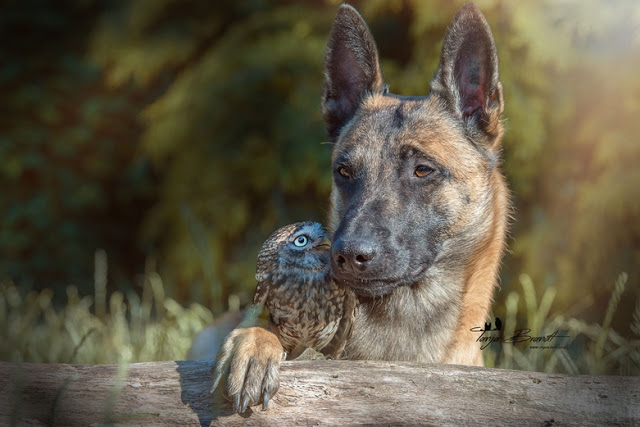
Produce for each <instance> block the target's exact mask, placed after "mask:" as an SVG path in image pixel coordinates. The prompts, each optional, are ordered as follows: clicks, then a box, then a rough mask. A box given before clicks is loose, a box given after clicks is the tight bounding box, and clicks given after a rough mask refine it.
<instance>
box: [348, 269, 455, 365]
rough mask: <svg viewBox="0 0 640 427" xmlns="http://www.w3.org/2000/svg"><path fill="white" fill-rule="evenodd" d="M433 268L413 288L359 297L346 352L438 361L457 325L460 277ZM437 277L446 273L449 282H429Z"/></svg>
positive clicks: (376, 357)
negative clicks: (379, 295) (358, 304)
mask: <svg viewBox="0 0 640 427" xmlns="http://www.w3.org/2000/svg"><path fill="white" fill-rule="evenodd" d="M438 270H439V266H437V265H434V266H433V267H432V268H431V269H430V270H429V271H428V272H427V275H426V276H425V277H424V278H423V279H421V280H420V282H418V283H416V284H414V285H413V286H402V287H399V288H397V289H395V290H394V291H392V292H391V293H390V294H388V295H385V296H383V297H377V298H371V299H361V301H360V309H359V312H358V315H357V318H356V322H355V325H354V332H353V335H352V338H351V339H350V340H349V342H348V344H347V348H346V350H347V356H348V357H349V358H350V359H374V360H407V361H415V362H424V363H433V362H440V361H441V360H442V359H443V358H444V355H445V353H446V352H447V347H448V343H450V342H451V341H452V339H453V337H452V334H453V331H454V330H455V329H456V326H457V324H456V322H457V319H458V317H459V314H460V307H459V306H458V305H457V304H458V303H457V302H458V301H460V290H461V289H463V284H462V282H463V281H464V275H463V274H457V273H456V272H452V271H451V270H449V269H448V270H447V273H446V275H445V274H443V273H442V271H438ZM438 276H440V277H447V279H446V280H447V282H448V283H446V284H443V283H441V284H439V285H438V286H431V284H432V283H434V280H435V277H438ZM449 282H450V283H449Z"/></svg>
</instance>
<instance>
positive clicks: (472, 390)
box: [0, 361, 640, 426]
mask: <svg viewBox="0 0 640 427" xmlns="http://www.w3.org/2000/svg"><path fill="white" fill-rule="evenodd" d="M210 367H211V361H208V362H207V361H196V362H193V361H191V362H153V363H134V364H130V365H128V366H123V367H119V366H118V365H62V364H56V365H47V364H28V363H25V364H22V365H17V364H12V363H5V362H0V425H11V424H14V425H47V424H48V425H64V426H66V425H69V426H75V425H92V424H101V423H107V424H110V423H117V424H122V425H145V426H146V425H177V424H179V425H203V426H209V425H268V424H273V425H327V424H329V425H333V424H355V423H357V424H360V423H366V424H385V425H389V424H392V425H405V424H422V425H537V426H543V425H549V426H560V425H640V378H638V377H613V376H569V375H554V374H543V373H537V372H525V371H511V370H499V369H488V368H477V367H468V366H459V365H416V364H407V363H389V362H373V361H296V362H283V363H282V369H281V386H280V391H279V392H278V394H277V395H276V396H275V397H274V399H273V400H272V402H271V404H270V406H269V409H268V410H267V411H262V410H261V409H260V407H258V406H256V407H254V408H252V409H250V410H248V411H247V413H246V414H243V415H237V414H232V413H231V410H230V408H231V406H230V405H229V403H228V402H226V401H225V400H224V399H222V398H220V396H219V395H218V396H216V395H213V396H212V395H210V394H209V388H210V387H211V383H212V381H211V377H210V374H209V370H210ZM123 369H125V370H126V371H123ZM118 378H121V380H118Z"/></svg>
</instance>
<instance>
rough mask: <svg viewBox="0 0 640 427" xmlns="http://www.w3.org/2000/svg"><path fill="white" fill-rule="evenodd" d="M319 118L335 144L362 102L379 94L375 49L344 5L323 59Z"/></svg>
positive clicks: (356, 15) (359, 19) (380, 83)
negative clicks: (372, 95) (322, 120)
mask: <svg viewBox="0 0 640 427" xmlns="http://www.w3.org/2000/svg"><path fill="white" fill-rule="evenodd" d="M324 76H325V80H324V88H323V93H322V115H323V117H324V121H325V124H326V126H327V131H328V133H329V139H330V140H331V141H335V140H336V139H337V138H338V135H339V134H340V131H341V130H342V128H343V127H344V125H345V124H347V123H348V122H349V120H351V118H353V116H354V115H355V113H356V111H357V110H358V108H359V107H360V104H361V103H362V101H363V99H364V98H366V97H367V96H369V95H371V94H374V93H382V91H383V90H384V83H383V81H382V72H381V71H380V63H379V61H378V49H377V48H376V43H375V41H374V40H373V36H372V35H371V31H369V28H368V27H367V24H366V23H365V22H364V19H362V17H361V16H360V14H359V13H358V12H357V11H356V10H355V9H354V8H353V7H351V6H349V5H348V4H343V5H342V6H340V8H339V9H338V14H337V15H336V18H335V20H334V21H333V27H332V28H331V34H330V35H329V42H328V43H327V50H326V53H325V58H324Z"/></svg>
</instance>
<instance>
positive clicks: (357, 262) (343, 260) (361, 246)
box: [331, 239, 376, 273]
mask: <svg viewBox="0 0 640 427" xmlns="http://www.w3.org/2000/svg"><path fill="white" fill-rule="evenodd" d="M331 256H332V257H333V262H334V263H335V265H336V266H337V267H338V268H339V269H340V270H342V271H346V272H351V273H357V272H363V271H365V270H366V269H367V267H369V265H371V264H372V262H373V261H374V259H375V257H376V245H375V243H373V242H371V241H368V240H348V241H344V240H341V239H340V240H337V241H335V242H333V245H332V246H331Z"/></svg>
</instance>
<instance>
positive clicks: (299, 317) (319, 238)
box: [253, 222, 357, 359]
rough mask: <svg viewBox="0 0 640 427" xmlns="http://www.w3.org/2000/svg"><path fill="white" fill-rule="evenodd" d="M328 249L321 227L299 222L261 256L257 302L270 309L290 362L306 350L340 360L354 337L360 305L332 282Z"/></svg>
mask: <svg viewBox="0 0 640 427" xmlns="http://www.w3.org/2000/svg"><path fill="white" fill-rule="evenodd" d="M296 243H297V244H296ZM303 243H304V244H303ZM330 247H331V244H330V242H329V238H328V236H327V233H326V232H325V230H324V229H323V228H322V225H320V224H319V223H316V222H299V223H296V224H291V225H287V226H285V227H282V228H280V229H278V230H277V231H275V232H274V233H273V234H272V235H271V236H270V237H269V238H268V239H267V240H266V241H265V243H264V244H263V245H262V249H261V250H260V253H259V254H258V263H257V271H256V280H258V286H257V288H256V293H255V295H254V298H253V302H254V304H265V305H266V306H267V308H268V309H269V313H270V315H271V319H272V321H273V323H274V324H275V325H276V328H277V332H278V335H279V338H280V342H281V343H282V346H283V347H284V349H285V351H286V352H287V358H288V359H294V358H296V357H297V356H299V355H300V354H301V353H302V352H303V351H304V350H305V349H306V348H313V349H315V350H317V351H322V352H323V353H324V354H325V355H328V356H330V357H333V358H339V357H340V356H341V355H342V352H343V350H344V346H345V343H346V340H347V338H348V336H349V335H350V333H351V330H352V325H353V320H354V317H355V310H356V307H357V300H356V297H355V295H354V294H353V292H351V291H350V290H348V289H346V288H345V287H342V286H340V285H338V284H337V283H335V282H334V281H333V280H332V278H331V274H330V270H329V250H330ZM334 338H335V339H334ZM332 340H333V341H332ZM324 349H326V350H324Z"/></svg>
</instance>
